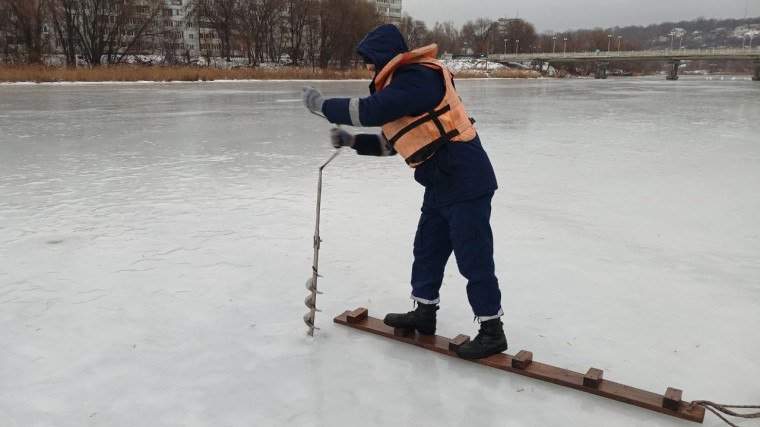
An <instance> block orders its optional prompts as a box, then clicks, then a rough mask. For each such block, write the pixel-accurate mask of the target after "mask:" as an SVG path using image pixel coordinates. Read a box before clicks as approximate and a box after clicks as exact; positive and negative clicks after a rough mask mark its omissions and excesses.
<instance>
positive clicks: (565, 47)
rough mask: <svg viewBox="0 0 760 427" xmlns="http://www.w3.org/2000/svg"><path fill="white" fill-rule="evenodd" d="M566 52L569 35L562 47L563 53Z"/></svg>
mask: <svg viewBox="0 0 760 427" xmlns="http://www.w3.org/2000/svg"><path fill="white" fill-rule="evenodd" d="M566 53H567V37H565V46H564V47H563V48H562V54H563V55H564V54H566Z"/></svg>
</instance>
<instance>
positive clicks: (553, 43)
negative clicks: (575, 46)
mask: <svg viewBox="0 0 760 427" xmlns="http://www.w3.org/2000/svg"><path fill="white" fill-rule="evenodd" d="M556 43H557V36H554V37H552V54H553V53H554V45H555V44H556Z"/></svg>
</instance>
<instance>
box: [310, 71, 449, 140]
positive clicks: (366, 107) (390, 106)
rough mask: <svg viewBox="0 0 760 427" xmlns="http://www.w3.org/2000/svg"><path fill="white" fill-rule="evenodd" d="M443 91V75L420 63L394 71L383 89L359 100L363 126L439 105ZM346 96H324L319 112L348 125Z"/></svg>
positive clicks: (337, 122) (378, 124) (380, 123)
mask: <svg viewBox="0 0 760 427" xmlns="http://www.w3.org/2000/svg"><path fill="white" fill-rule="evenodd" d="M445 94H446V85H445V83H444V81H443V76H442V75H441V72H440V71H438V70H434V69H432V68H428V67H425V66H423V65H417V64H412V65H407V66H405V67H402V68H400V69H399V70H398V71H396V73H395V74H394V75H393V80H391V84H389V85H388V86H387V87H386V88H384V89H383V90H380V91H378V92H376V93H375V94H374V95H371V96H368V97H366V98H362V99H360V100H359V121H361V124H362V126H382V125H384V124H386V123H390V122H392V121H395V120H398V119H400V118H401V117H404V116H418V115H420V114H422V113H425V112H427V111H430V110H432V109H434V108H435V107H437V106H438V104H440V103H441V100H443V97H444V95H445ZM348 105H349V99H348V98H331V99H327V100H325V103H324V104H323V106H322V112H323V113H324V114H325V117H327V119H328V120H329V121H330V122H331V123H336V124H345V125H351V116H350V113H349V111H348V108H349V107H348Z"/></svg>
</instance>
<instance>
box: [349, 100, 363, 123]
mask: <svg viewBox="0 0 760 427" xmlns="http://www.w3.org/2000/svg"><path fill="white" fill-rule="evenodd" d="M348 114H349V115H350V116H351V124H352V125H353V126H362V122H361V121H360V120H359V98H351V100H350V101H349V102H348Z"/></svg>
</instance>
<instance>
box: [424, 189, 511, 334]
mask: <svg viewBox="0 0 760 427" xmlns="http://www.w3.org/2000/svg"><path fill="white" fill-rule="evenodd" d="M492 198H493V193H490V194H487V195H485V196H482V197H479V198H476V199H471V200H464V201H460V202H456V203H452V204H449V205H445V206H442V207H438V208H430V207H423V208H422V214H421V215H420V222H419V225H418V226H417V234H416V236H415V238H414V264H413V265H412V299H413V300H416V301H418V302H421V303H423V304H437V303H438V302H439V301H440V296H439V291H440V289H441V283H442V281H443V271H444V268H445V267H446V262H447V261H448V259H449V257H450V256H451V252H452V251H453V252H454V256H455V258H456V261H457V266H458V267H459V272H460V273H461V274H462V276H464V277H465V278H466V279H467V298H468V300H469V302H470V306H471V307H472V310H473V312H474V313H475V316H477V317H478V318H480V319H481V320H489V319H492V318H496V317H499V316H501V315H502V314H503V312H502V310H501V291H500V290H499V281H498V280H497V279H496V275H495V273H494V269H495V268H494V261H493V233H492V232H491V224H490V219H491V199H492Z"/></svg>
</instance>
